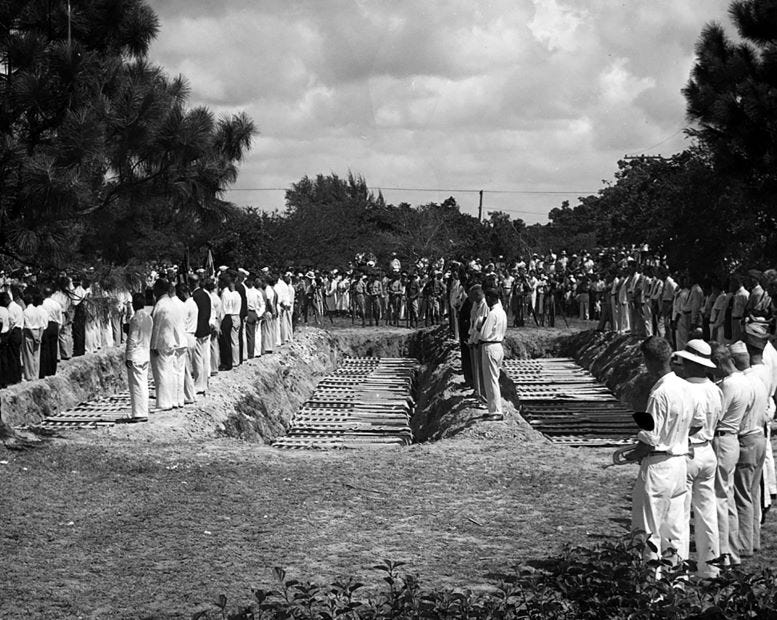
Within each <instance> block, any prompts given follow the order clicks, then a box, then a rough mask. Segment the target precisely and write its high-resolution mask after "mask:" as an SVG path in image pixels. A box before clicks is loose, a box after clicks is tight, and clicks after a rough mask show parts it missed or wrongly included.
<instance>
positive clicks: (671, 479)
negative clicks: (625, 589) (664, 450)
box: [631, 454, 689, 560]
mask: <svg viewBox="0 0 777 620" xmlns="http://www.w3.org/2000/svg"><path fill="white" fill-rule="evenodd" d="M686 461H687V459H686V457H685V456H669V455H666V454H657V455H654V456H647V457H645V458H644V459H642V463H641V464H640V467H639V475H638V476H637V480H636V482H635V483H634V491H633V495H632V511H631V529H632V530H642V531H644V532H646V533H647V535H648V540H650V541H651V542H652V543H653V544H654V545H655V547H656V549H658V550H659V552H660V553H661V554H662V555H663V554H665V553H667V551H668V550H669V549H674V550H676V552H677V555H678V559H680V560H685V559H687V557H684V556H683V547H682V541H683V539H684V538H685V537H687V536H688V534H686V533H685V531H686V530H687V529H688V528H689V523H688V521H687V520H686V519H685V496H686V494H687V492H688V491H687V488H686V477H687V474H688V469H687V465H686ZM644 557H645V559H646V560H655V559H659V557H660V556H659V554H658V553H656V552H654V551H652V550H651V549H650V547H648V546H646V547H645V553H644Z"/></svg>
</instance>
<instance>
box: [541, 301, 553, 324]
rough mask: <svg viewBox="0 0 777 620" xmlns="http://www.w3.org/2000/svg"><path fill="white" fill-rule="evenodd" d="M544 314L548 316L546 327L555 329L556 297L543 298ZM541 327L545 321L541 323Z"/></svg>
mask: <svg viewBox="0 0 777 620" xmlns="http://www.w3.org/2000/svg"><path fill="white" fill-rule="evenodd" d="M545 312H546V313H547V316H548V327H555V326H556V296H555V295H546V296H545ZM542 324H543V325H545V321H543V322H542Z"/></svg>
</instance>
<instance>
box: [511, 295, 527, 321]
mask: <svg viewBox="0 0 777 620" xmlns="http://www.w3.org/2000/svg"><path fill="white" fill-rule="evenodd" d="M525 307H526V298H525V296H524V295H514V296H513V327H523V326H524V324H525V319H524V317H523V311H524V308H525Z"/></svg>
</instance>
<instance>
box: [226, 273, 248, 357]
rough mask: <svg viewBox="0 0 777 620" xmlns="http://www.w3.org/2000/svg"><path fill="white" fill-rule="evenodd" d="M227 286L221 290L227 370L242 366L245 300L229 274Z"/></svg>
mask: <svg viewBox="0 0 777 620" xmlns="http://www.w3.org/2000/svg"><path fill="white" fill-rule="evenodd" d="M225 283H226V286H225V287H224V290H223V291H221V308H222V313H223V315H224V319H223V320H222V322H221V338H222V348H221V365H222V367H223V368H224V369H225V370H232V368H233V367H235V366H240V325H241V321H240V308H241V306H242V303H243V300H242V299H241V297H240V293H238V292H237V291H236V290H235V283H234V281H233V280H232V279H231V278H229V277H228V276H227V279H226V280H225Z"/></svg>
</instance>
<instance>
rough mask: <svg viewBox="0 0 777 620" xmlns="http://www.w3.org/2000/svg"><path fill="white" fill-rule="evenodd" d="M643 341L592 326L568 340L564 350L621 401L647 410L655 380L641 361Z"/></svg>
mask: <svg viewBox="0 0 777 620" xmlns="http://www.w3.org/2000/svg"><path fill="white" fill-rule="evenodd" d="M641 342H642V339H641V338H638V337H635V336H629V335H622V334H618V333H616V332H598V331H593V330H592V331H586V332H580V333H579V334H576V335H574V336H571V337H570V338H568V339H567V340H565V341H564V343H563V351H564V354H565V355H569V356H571V357H574V358H575V360H577V362H578V363H579V364H580V365H581V366H583V367H584V368H586V369H588V370H589V371H590V372H591V373H592V374H593V375H594V376H595V377H596V378H597V379H599V380H600V381H602V382H603V383H605V384H606V385H607V387H608V388H610V389H611V390H612V391H613V392H614V393H615V395H616V396H617V397H618V398H619V399H620V400H621V401H623V402H624V403H626V404H628V405H629V406H630V407H632V408H633V409H634V410H636V411H644V410H645V406H646V404H647V398H648V393H649V392H650V388H651V387H652V384H653V382H652V380H651V379H650V378H649V377H648V375H647V373H646V372H645V368H644V366H643V364H642V354H641V353H640V351H639V345H640V344H641Z"/></svg>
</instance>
